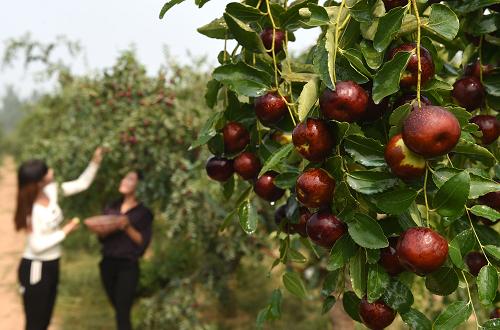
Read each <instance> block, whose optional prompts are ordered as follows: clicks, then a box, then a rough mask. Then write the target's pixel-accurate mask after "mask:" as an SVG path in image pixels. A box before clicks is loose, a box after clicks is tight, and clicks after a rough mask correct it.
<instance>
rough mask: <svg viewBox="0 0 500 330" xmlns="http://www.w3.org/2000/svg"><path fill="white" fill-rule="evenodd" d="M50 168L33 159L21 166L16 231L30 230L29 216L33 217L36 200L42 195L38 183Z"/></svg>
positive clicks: (18, 183) (15, 221) (18, 179)
mask: <svg viewBox="0 0 500 330" xmlns="http://www.w3.org/2000/svg"><path fill="white" fill-rule="evenodd" d="M48 171H49V167H48V166H47V164H45V162H44V161H42V160H38V159H33V160H29V161H26V162H24V163H22V164H21V166H19V170H18V172H17V185H18V188H17V207H16V213H15V216H14V223H15V226H16V230H17V231H19V230H21V229H26V228H28V222H27V220H28V216H30V215H31V211H32V210H33V204H34V203H35V199H36V197H37V196H38V194H39V193H40V186H39V185H38V183H40V181H42V179H43V178H44V177H45V175H46V174H47V172H48Z"/></svg>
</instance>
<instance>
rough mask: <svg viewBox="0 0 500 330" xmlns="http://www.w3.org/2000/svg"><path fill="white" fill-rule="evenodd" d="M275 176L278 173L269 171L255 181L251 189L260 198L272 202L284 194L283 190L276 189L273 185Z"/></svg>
mask: <svg viewBox="0 0 500 330" xmlns="http://www.w3.org/2000/svg"><path fill="white" fill-rule="evenodd" d="M277 175H278V173H276V172H273V171H269V172H266V173H264V174H263V175H262V176H261V177H260V178H258V179H257V181H256V182H255V185H254V187H253V189H254V191H255V193H256V194H257V195H258V196H259V197H260V198H262V199H264V200H266V201H268V202H274V201H277V200H278V199H280V198H281V197H282V196H283V195H284V194H285V190H283V189H281V188H278V187H277V186H276V185H275V184H274V178H275V177H276V176H277Z"/></svg>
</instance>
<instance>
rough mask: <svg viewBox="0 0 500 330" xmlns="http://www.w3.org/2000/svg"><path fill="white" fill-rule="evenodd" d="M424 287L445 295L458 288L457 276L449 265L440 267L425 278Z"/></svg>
mask: <svg viewBox="0 0 500 330" xmlns="http://www.w3.org/2000/svg"><path fill="white" fill-rule="evenodd" d="M425 287H426V288H427V289H428V290H429V291H430V292H432V293H434V294H437V295H440V296H447V295H449V294H451V293H453V292H455V290H456V289H457V288H458V276H457V274H456V273H455V271H454V270H453V268H449V267H441V268H439V269H438V270H437V271H435V272H433V273H431V274H429V275H427V276H426V278H425Z"/></svg>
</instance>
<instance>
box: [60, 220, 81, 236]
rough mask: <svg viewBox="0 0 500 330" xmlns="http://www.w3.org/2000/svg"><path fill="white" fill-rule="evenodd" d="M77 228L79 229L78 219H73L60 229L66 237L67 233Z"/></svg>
mask: <svg viewBox="0 0 500 330" xmlns="http://www.w3.org/2000/svg"><path fill="white" fill-rule="evenodd" d="M78 227H80V219H78V218H73V219H71V221H70V222H68V223H67V224H65V225H64V227H63V228H62V231H63V232H64V234H66V235H68V234H69V233H71V232H74V231H75V230H77V229H78Z"/></svg>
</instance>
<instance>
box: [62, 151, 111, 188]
mask: <svg viewBox="0 0 500 330" xmlns="http://www.w3.org/2000/svg"><path fill="white" fill-rule="evenodd" d="M102 157H103V149H102V148H97V149H96V150H95V152H94V156H93V157H92V160H91V161H90V163H89V165H88V166H87V168H86V169H85V171H83V173H82V174H81V175H80V176H79V177H78V179H76V180H73V181H68V182H63V183H62V184H61V190H62V193H63V195H64V196H71V195H74V194H78V193H79V192H82V191H84V190H87V189H88V188H89V187H90V185H91V184H92V182H93V181H94V178H95V176H96V174H97V171H98V170H99V166H100V164H101V161H102Z"/></svg>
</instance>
